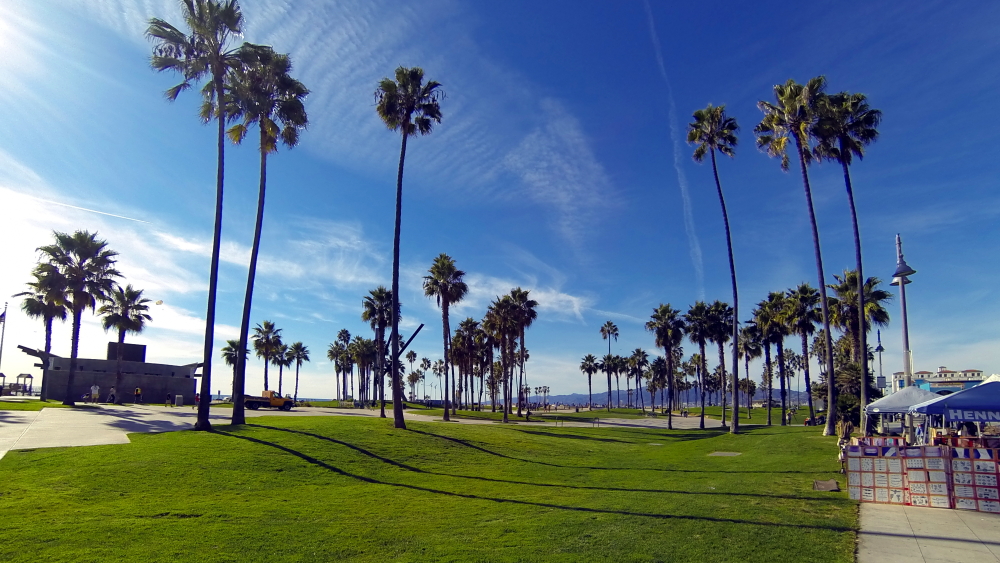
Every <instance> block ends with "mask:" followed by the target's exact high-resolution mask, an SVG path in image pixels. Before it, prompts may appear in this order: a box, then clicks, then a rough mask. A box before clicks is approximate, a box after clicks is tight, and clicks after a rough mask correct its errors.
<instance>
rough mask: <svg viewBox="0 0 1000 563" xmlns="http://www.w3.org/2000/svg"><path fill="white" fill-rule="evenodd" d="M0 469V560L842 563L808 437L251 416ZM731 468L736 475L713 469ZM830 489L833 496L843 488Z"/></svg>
mask: <svg viewBox="0 0 1000 563" xmlns="http://www.w3.org/2000/svg"><path fill="white" fill-rule="evenodd" d="M130 438H131V440H132V443H131V444H124V445H112V446H92V447H82V448H58V449H57V448H53V449H39V450H15V451H11V452H9V453H8V454H7V455H6V456H5V457H4V458H3V459H0V475H3V478H2V479H0V513H2V514H3V515H4V518H3V519H2V520H0V537H3V541H2V542H0V560H2V561H25V562H28V561H30V562H37V561H81V562H82V561H123V560H128V561H164V562H166V561H199V562H201V561H261V562H274V561H350V562H383V561H404V562H410V561H412V562H417V561H454V562H466V561H471V562H491V563H492V562H504V561H511V562H514V561H524V562H533V561H546V562H550V561H551V562H563V561H565V562H580V561H588V562H589V561H602V562H603V561H607V562H631V561H635V562H655V561H672V562H673V561H699V562H700V561H712V562H724V561H766V562H774V561H810V562H824V561H839V562H845V563H846V562H849V561H853V557H854V542H855V529H856V525H857V506H856V503H854V502H852V501H850V500H848V499H847V495H846V493H819V492H815V491H813V490H812V489H811V484H812V481H813V479H829V478H838V479H839V478H840V476H839V474H838V473H837V469H838V465H837V462H836V456H835V455H834V439H832V438H824V437H822V436H821V435H820V432H819V429H814V428H803V427H790V428H778V427H772V428H755V429H753V430H750V431H749V432H747V433H745V434H742V435H737V436H731V435H728V434H726V433H723V432H718V431H666V430H654V429H649V430H646V429H638V428H550V427H545V428H540V427H526V426H501V425H486V426H484V425H459V424H455V425H448V424H441V423H436V422H435V423H418V422H410V423H409V429H408V430H405V431H403V430H394V429H393V428H392V424H391V421H389V420H381V419H372V418H358V417H263V418H258V419H255V420H254V424H253V425H247V426H244V427H241V428H239V429H235V430H234V429H232V428H229V427H226V426H219V427H217V432H214V433H198V432H192V431H182V432H169V433H163V434H132V435H131V436H130ZM713 451H737V452H742V454H743V455H741V456H739V457H709V456H707V454H708V453H710V452H713ZM842 485H843V483H842Z"/></svg>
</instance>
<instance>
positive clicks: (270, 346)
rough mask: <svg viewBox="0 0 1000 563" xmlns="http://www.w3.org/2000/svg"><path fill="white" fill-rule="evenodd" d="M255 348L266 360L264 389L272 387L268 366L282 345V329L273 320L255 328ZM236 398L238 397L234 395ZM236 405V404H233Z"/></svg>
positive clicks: (259, 356)
mask: <svg viewBox="0 0 1000 563" xmlns="http://www.w3.org/2000/svg"><path fill="white" fill-rule="evenodd" d="M252 338H253V349H254V353H255V354H256V355H257V357H258V358H261V359H263V360H264V390H265V391H267V390H268V389H270V387H271V386H270V385H269V384H268V380H267V367H268V365H269V364H270V363H271V359H272V358H274V355H275V354H276V353H277V349H278V346H280V345H281V329H280V328H277V327H275V326H274V323H272V322H271V321H264V322H263V323H260V324H258V325H257V326H256V327H254V329H253V337H252ZM233 400H234V401H235V400H236V397H233ZM233 406H234V407H235V406H236V405H233Z"/></svg>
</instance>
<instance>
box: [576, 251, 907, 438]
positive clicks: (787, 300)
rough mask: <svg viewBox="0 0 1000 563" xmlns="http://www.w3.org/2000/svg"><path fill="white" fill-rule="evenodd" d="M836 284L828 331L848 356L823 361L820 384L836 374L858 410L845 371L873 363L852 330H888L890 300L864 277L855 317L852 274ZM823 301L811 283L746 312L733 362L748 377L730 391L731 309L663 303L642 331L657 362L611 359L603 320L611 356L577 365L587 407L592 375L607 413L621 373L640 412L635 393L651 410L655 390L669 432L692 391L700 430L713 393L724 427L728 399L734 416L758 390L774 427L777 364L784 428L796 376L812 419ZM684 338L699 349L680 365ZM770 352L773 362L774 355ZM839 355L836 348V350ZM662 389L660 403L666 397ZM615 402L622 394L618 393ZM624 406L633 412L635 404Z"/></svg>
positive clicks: (640, 355)
mask: <svg viewBox="0 0 1000 563" xmlns="http://www.w3.org/2000/svg"><path fill="white" fill-rule="evenodd" d="M834 278H835V279H836V282H837V283H834V284H829V285H828V286H827V287H828V288H829V289H830V290H832V291H833V293H834V295H835V297H830V298H829V299H828V305H829V310H830V318H831V322H832V325H833V327H834V328H835V329H837V330H839V331H840V332H841V337H840V338H839V339H838V344H839V346H840V347H841V348H845V349H846V350H847V353H846V354H844V356H846V359H845V360H843V361H839V360H838V362H837V363H836V366H835V368H836V369H835V370H828V369H826V366H825V365H823V364H822V363H821V364H820V379H821V381H825V382H829V380H830V379H831V378H830V377H829V374H830V373H833V374H835V377H834V378H833V379H837V380H838V381H837V382H836V383H835V384H834V385H833V386H832V387H835V388H838V389H845V388H850V389H851V390H852V391H853V392H855V393H856V394H858V397H857V404H858V405H860V404H861V403H860V401H861V398H860V389H861V387H862V385H864V384H863V383H861V382H860V381H851V379H850V377H847V378H846V379H845V377H844V376H843V374H844V373H845V372H848V373H850V372H851V370H857V371H860V367H859V366H860V365H861V364H867V362H868V361H869V360H870V354H871V351H870V350H866V349H865V348H863V344H862V339H861V337H860V335H859V333H858V330H857V327H858V326H859V323H858V319H859V318H860V319H862V322H863V323H864V324H863V326H864V330H865V331H870V330H871V328H872V327H873V326H885V325H886V324H888V322H889V314H888V312H887V310H886V308H885V304H886V303H887V302H888V301H889V300H891V299H892V295H891V294H890V293H889V292H887V291H885V290H883V289H881V288H880V285H881V283H882V282H881V280H879V279H878V278H873V277H869V278H868V279H867V280H866V281H865V283H864V284H863V287H864V288H865V289H864V291H865V297H864V303H865V311H864V314H863V315H860V314H859V309H858V303H859V299H858V298H857V295H856V287H857V278H858V274H857V272H856V271H853V270H848V271H845V272H844V273H843V274H842V275H837V276H834ZM820 299H821V298H820V292H819V291H817V290H816V289H815V288H813V287H811V286H810V285H809V284H808V283H802V284H800V285H799V286H798V287H795V288H792V289H789V290H787V291H774V292H771V293H769V294H768V296H767V298H766V299H764V300H762V301H761V302H759V303H758V304H757V305H756V307H755V308H754V309H753V311H752V313H751V318H750V319H749V320H748V321H746V322H745V323H743V326H742V327H740V328H739V330H738V332H737V341H736V349H737V354H738V356H737V358H738V359H742V360H743V363H744V372H745V374H746V378H745V379H743V380H740V381H738V383H737V385H736V387H735V389H734V387H733V386H732V384H731V377H730V376H731V373H732V372H730V371H728V370H727V367H726V358H725V345H726V344H727V343H729V342H730V335H731V329H732V324H733V309H732V307H730V306H729V305H728V304H726V303H723V302H721V301H715V302H714V303H711V304H707V303H704V302H701V301H699V302H696V303H695V304H693V305H691V307H690V308H689V309H688V311H687V312H686V313H683V314H682V313H681V312H680V311H678V310H677V309H674V308H673V307H672V306H671V305H669V304H666V305H664V304H661V305H660V306H658V307H657V308H655V309H654V310H653V313H652V315H651V317H650V320H649V321H648V322H647V323H646V330H648V331H649V332H651V333H652V334H653V336H654V340H655V344H656V346H657V347H658V348H662V349H663V353H664V355H663V356H662V357H655V358H654V359H653V360H652V361H650V359H649V356H648V355H647V354H646V352H644V351H643V350H642V349H641V348H637V349H636V350H634V351H633V352H632V354H631V355H630V356H627V357H622V356H618V355H615V354H611V340H617V338H618V335H619V331H618V327H617V326H616V325H615V324H614V323H613V322H611V321H608V322H606V323H605V324H604V325H603V326H602V327H601V329H600V333H601V336H602V338H603V339H605V340H607V341H608V354H607V355H606V356H604V358H603V359H600V360H599V359H597V358H596V357H595V356H594V355H593V354H587V355H586V356H584V358H583V360H582V361H581V363H580V371H581V372H583V373H584V374H585V375H586V376H587V381H588V387H589V388H590V389H591V391H590V394H591V399H590V408H593V398H592V397H593V391H592V388H593V386H592V376H593V375H594V374H595V373H598V372H604V373H605V374H606V375H607V378H608V402H607V405H606V407H607V409H608V410H609V411H610V409H611V407H612V402H613V401H612V387H611V377H612V376H614V377H615V378H616V379H618V378H619V376H620V375H622V374H624V375H625V376H626V382H627V385H628V387H629V390H628V402H629V403H632V380H633V379H634V382H635V383H634V388H635V391H636V393H637V396H638V397H640V405H639V406H641V408H643V410H645V405H644V404H642V402H641V397H642V395H641V394H639V391H640V390H641V389H645V390H646V391H648V392H649V393H650V405H651V406H653V405H654V404H655V393H656V391H660V392H661V401H660V404H661V408H663V409H664V411H665V412H666V413H667V416H668V419H667V420H668V427H672V419H671V416H672V412H673V411H674V410H676V409H675V405H676V404H677V401H678V398H679V397H680V394H681V393H682V392H687V391H689V390H691V389H692V388H693V389H694V390H695V396H696V399H697V401H698V402H699V403H700V405H701V415H700V418H701V420H700V422H699V424H700V426H701V427H702V428H704V407H705V402H706V397H707V398H708V399H709V401H710V402H711V400H712V395H713V394H715V393H717V394H718V400H719V402H721V406H722V413H723V424H725V423H726V415H727V408H726V406H727V405H726V403H727V400H726V399H727V396H730V395H732V396H733V397H734V399H733V406H734V409H733V411H734V414H733V416H734V417H735V410H736V405H738V404H739V401H738V397H739V395H740V394H742V395H743V396H745V398H746V400H747V402H749V401H751V400H752V399H753V397H754V396H755V394H756V392H757V390H758V388H760V389H761V390H763V393H764V397H765V401H766V405H767V424H769V425H770V424H771V422H772V417H771V400H770V398H771V397H772V396H773V382H774V367H775V366H777V377H778V386H779V399H780V408H781V419H780V420H781V424H782V425H784V424H785V423H786V418H785V415H786V413H787V411H788V409H789V408H791V401H790V400H789V391H790V390H791V389H790V382H791V381H792V380H795V379H796V378H797V375H798V374H799V373H800V372H801V373H802V375H803V380H804V383H805V392H806V397H807V401H808V409H809V417H810V419H813V418H814V417H815V408H814V406H813V398H814V393H813V384H812V380H811V377H810V370H809V359H810V358H813V357H815V358H816V359H817V360H820V361H821V362H822V361H824V360H825V358H826V353H825V350H826V349H825V348H824V347H825V345H826V344H825V343H826V337H825V335H824V334H823V330H822V329H820V330H819V331H818V336H816V337H815V338H813V340H812V341H811V344H810V338H811V337H813V336H814V335H816V334H817V325H820V323H821V322H822V309H821V307H820ZM685 338H687V339H688V341H690V342H691V344H692V345H694V346H696V347H697V352H695V353H693V354H692V355H691V356H690V357H689V358H688V359H687V360H682V357H683V349H682V347H681V344H682V342H683V341H684V339H685ZM787 338H795V339H797V340H798V341H799V344H800V345H801V354H797V353H795V352H793V351H790V350H789V349H786V348H785V341H786V339H787ZM709 343H712V344H715V345H716V347H717V349H718V362H717V364H716V365H715V367H714V369H713V370H711V371H709V369H708V354H707V353H706V345H707V344H709ZM772 350H773V351H774V356H772ZM836 351H837V348H836V347H835V348H834V352H836ZM762 356H763V358H764V369H763V373H762V375H761V385H760V387H758V385H757V383H756V382H754V381H752V380H751V379H750V375H749V374H750V365H749V364H750V361H751V360H754V359H757V358H760V357H762ZM772 359H773V361H772ZM732 367H733V368H735V367H737V366H732ZM733 371H735V369H734V370H733ZM687 377H693V379H694V380H693V381H692V382H687V380H686V378H687ZM859 378H860V375H859ZM643 379H645V380H646V385H645V386H643V385H642V380H643ZM829 387H831V386H830V385H828V384H827V383H824V384H823V388H824V389H825V390H828V388H829ZM870 390H871V389H870V384H869V391H870ZM664 391H665V395H666V396H665V398H664V397H663V394H664ZM827 392H828V391H827ZM618 396H619V397H620V396H621V391H620V389H619V392H618ZM827 396H828V395H827ZM619 403H620V399H619ZM619 406H620V404H619ZM627 406H632V404H628V405H627Z"/></svg>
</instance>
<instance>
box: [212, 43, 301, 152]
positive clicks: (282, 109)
mask: <svg viewBox="0 0 1000 563" xmlns="http://www.w3.org/2000/svg"><path fill="white" fill-rule="evenodd" d="M238 57H239V61H240V63H241V64H239V65H236V66H235V68H234V69H233V72H232V73H231V74H230V104H229V106H228V108H227V113H229V114H230V115H231V116H234V117H241V118H242V122H241V123H237V124H235V125H233V126H232V127H230V128H229V131H228V134H229V138H230V140H232V141H233V142H234V143H236V144H240V143H241V142H242V141H243V139H244V138H245V137H246V135H247V133H248V131H249V128H250V126H251V125H254V124H256V125H257V126H258V127H259V128H260V152H262V153H264V154H268V153H272V152H275V151H277V150H278V141H279V140H280V141H281V142H282V143H283V144H284V145H285V146H287V147H294V146H295V145H297V144H298V142H299V131H301V130H302V129H304V128H305V127H306V125H307V124H308V122H309V119H308V117H307V115H306V109H305V104H304V103H303V100H305V97H306V96H308V95H309V90H308V89H307V88H306V87H305V85H303V84H302V83H301V82H299V81H298V80H296V79H294V78H292V76H291V75H290V74H289V73H290V72H291V70H292V60H291V59H290V58H289V56H288V55H285V54H282V53H276V52H275V51H274V49H272V48H271V47H269V46H267V45H254V44H252V43H244V44H243V46H242V47H241V48H240V50H239V52H238Z"/></svg>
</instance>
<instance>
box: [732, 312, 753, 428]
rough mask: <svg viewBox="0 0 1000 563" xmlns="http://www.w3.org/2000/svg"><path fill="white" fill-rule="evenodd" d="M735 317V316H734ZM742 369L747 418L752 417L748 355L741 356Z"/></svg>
mask: <svg viewBox="0 0 1000 563" xmlns="http://www.w3.org/2000/svg"><path fill="white" fill-rule="evenodd" d="M734 318H735V317H734ZM743 361H744V363H743V371H745V372H746V374H747V378H746V382H747V419H751V418H753V395H752V394H751V393H750V356H744V357H743Z"/></svg>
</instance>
